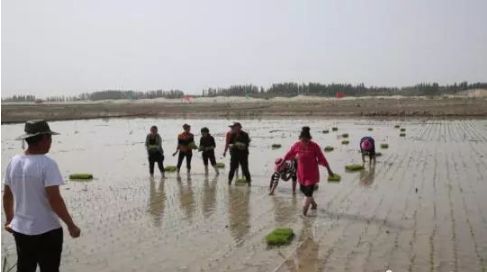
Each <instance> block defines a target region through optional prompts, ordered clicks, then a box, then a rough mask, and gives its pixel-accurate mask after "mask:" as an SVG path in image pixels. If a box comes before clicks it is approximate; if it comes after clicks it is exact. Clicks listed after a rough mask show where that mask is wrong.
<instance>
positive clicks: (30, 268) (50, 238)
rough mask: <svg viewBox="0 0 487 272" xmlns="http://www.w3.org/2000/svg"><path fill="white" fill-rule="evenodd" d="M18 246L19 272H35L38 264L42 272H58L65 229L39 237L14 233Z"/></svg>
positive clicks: (52, 231)
mask: <svg viewBox="0 0 487 272" xmlns="http://www.w3.org/2000/svg"><path fill="white" fill-rule="evenodd" d="M14 238H15V244H16V245H17V271H18V272H35V271H36V268H37V264H39V267H40V268H41V272H58V271H59V265H60V264H61V252H62V250H63V229H62V228H59V229H55V230H51V231H48V232H46V233H43V234H39V235H25V234H21V233H18V232H14Z"/></svg>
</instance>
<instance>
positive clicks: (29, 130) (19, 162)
mask: <svg viewBox="0 0 487 272" xmlns="http://www.w3.org/2000/svg"><path fill="white" fill-rule="evenodd" d="M25 132H26V134H25V135H22V136H20V137H19V139H22V140H25V141H26V142H27V144H28V148H27V150H25V152H24V153H23V154H19V155H16V156H14V157H13V158H12V159H11V160H10V162H9V164H8V166H7V170H6V173H5V188H4V194H3V208H4V211H5V215H6V224H5V229H6V230H7V231H9V232H10V233H12V234H13V235H14V238H15V244H16V247H17V271H19V272H24V271H32V272H34V271H36V268H37V265H39V267H40V270H41V272H52V271H54V272H55V271H59V266H60V263H61V252H62V245H63V230H62V227H61V224H60V222H59V218H61V220H62V221H63V222H64V223H65V224H66V225H67V227H68V230H69V234H70V235H71V237H73V238H77V237H79V236H80V232H81V231H80V229H79V228H78V227H77V226H76V224H75V223H74V222H73V219H72V218H71V216H70V214H69V212H68V210H67V208H66V205H65V203H64V200H63V198H62V196H61V193H60V191H59V186H60V185H63V184H64V181H63V178H62V176H61V173H60V171H59V168H58V166H57V164H56V162H55V161H54V160H53V159H51V158H49V157H48V156H46V153H48V152H49V149H50V148H51V143H52V140H51V135H56V134H58V133H56V132H53V131H51V130H50V128H49V125H48V124H47V122H46V121H43V120H34V121H27V122H26V124H25Z"/></svg>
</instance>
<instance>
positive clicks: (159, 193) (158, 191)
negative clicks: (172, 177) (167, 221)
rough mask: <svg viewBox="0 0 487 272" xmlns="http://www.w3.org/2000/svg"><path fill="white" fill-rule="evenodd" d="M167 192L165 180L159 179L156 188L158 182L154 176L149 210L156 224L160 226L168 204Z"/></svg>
mask: <svg viewBox="0 0 487 272" xmlns="http://www.w3.org/2000/svg"><path fill="white" fill-rule="evenodd" d="M165 202H166V193H165V192H164V181H162V180H161V181H159V185H158V186H157V188H156V182H155V181H154V179H153V178H151V180H150V186H149V208H148V212H149V214H150V215H151V216H152V219H153V221H154V226H157V227H160V226H161V223H162V218H163V214H164V208H165V206H166V203H165Z"/></svg>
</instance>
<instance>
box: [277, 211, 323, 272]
mask: <svg viewBox="0 0 487 272" xmlns="http://www.w3.org/2000/svg"><path fill="white" fill-rule="evenodd" d="M314 221H315V220H314V218H305V219H304V220H303V227H302V229H301V232H300V234H299V237H298V238H299V241H298V243H299V246H298V248H297V250H296V251H295V253H294V254H293V256H292V257H291V258H289V259H287V260H286V262H285V265H286V267H287V269H288V271H290V272H293V271H322V268H320V264H321V261H320V260H319V252H320V246H319V244H318V241H317V240H316V239H317V237H315V235H314V231H313V225H314Z"/></svg>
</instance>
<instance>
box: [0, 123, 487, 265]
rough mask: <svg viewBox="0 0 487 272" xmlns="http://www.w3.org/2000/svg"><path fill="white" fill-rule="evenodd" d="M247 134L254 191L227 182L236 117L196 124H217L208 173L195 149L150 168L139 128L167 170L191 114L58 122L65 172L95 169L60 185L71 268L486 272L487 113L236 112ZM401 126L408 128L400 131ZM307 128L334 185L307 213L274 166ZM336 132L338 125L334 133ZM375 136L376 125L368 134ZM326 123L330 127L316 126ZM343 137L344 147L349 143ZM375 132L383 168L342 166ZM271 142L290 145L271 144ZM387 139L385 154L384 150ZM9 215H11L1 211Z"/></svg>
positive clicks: (8, 146) (57, 146)
mask: <svg viewBox="0 0 487 272" xmlns="http://www.w3.org/2000/svg"><path fill="white" fill-rule="evenodd" d="M241 121H242V124H243V126H244V130H246V131H248V132H249V134H250V136H251V138H252V142H251V150H250V171H251V173H252V176H253V184H252V187H247V186H235V185H232V186H230V187H229V186H228V184H227V174H228V165H229V158H228V157H226V158H223V157H222V156H221V154H222V152H223V147H224V140H223V137H224V133H225V132H226V130H227V128H226V125H227V123H228V121H225V120H190V121H188V122H190V123H191V124H192V126H193V132H194V133H195V135H196V136H197V137H196V138H197V139H198V140H199V129H200V128H201V127H203V126H207V127H209V128H210V131H211V133H212V134H213V135H214V136H215V138H216V141H217V145H218V146H217V151H216V153H217V161H221V162H224V163H225V164H226V165H227V167H226V168H224V169H222V172H221V174H220V175H219V176H216V175H214V172H213V171H212V169H210V173H209V174H208V175H205V173H204V168H203V163H202V160H201V155H200V154H198V153H195V155H194V156H193V170H192V173H191V175H190V176H188V175H187V174H186V173H185V171H182V172H181V178H179V179H178V178H177V177H176V174H174V173H168V174H167V177H166V179H161V178H160V175H159V173H158V172H157V169H156V175H155V178H154V179H150V178H149V175H148V163H147V158H146V152H145V149H144V140H145V135H146V133H147V131H148V129H149V127H150V126H151V125H153V124H155V125H157V126H158V127H159V132H160V134H161V136H162V138H163V148H164V150H165V157H166V158H165V161H164V164H165V165H175V164H176V158H175V157H172V156H171V153H172V152H173V151H174V149H175V145H176V140H175V138H176V135H177V133H178V132H179V130H180V129H179V128H180V126H181V125H182V124H183V123H184V120H174V119H173V120H167V119H116V120H89V121H63V122H52V123H51V128H52V129H53V130H55V131H58V132H60V133H61V134H62V135H59V136H56V137H55V138H54V140H53V147H52V152H51V153H50V156H51V157H52V158H54V159H55V160H56V161H57V162H58V164H59V167H60V169H61V172H62V174H63V176H65V177H66V180H67V177H68V175H69V174H70V173H73V172H88V173H92V174H93V175H94V176H95V179H94V180H93V181H91V182H83V183H79V182H78V183H77V182H71V181H69V180H67V181H66V185H64V186H63V187H62V193H63V195H64V197H65V200H66V202H67V205H68V207H69V209H70V211H71V213H72V215H73V218H74V219H75V221H76V222H77V223H78V225H79V226H80V228H81V230H82V236H81V237H80V238H79V239H71V238H70V237H68V236H67V234H66V233H65V243H64V251H63V259H62V267H61V268H62V270H63V271H385V270H386V269H391V270H392V271H486V270H487V201H486V197H487V171H486V169H487V120H409V121H398V120H395V121H393V120H378V119H376V120H374V119H355V120H354V119H341V120H317V119H313V120H306V119H293V120H261V121H258V120H241ZM396 124H399V125H401V127H404V128H406V137H400V136H399V134H400V130H399V129H398V128H394V125H396ZM303 125H309V126H310V127H311V132H312V135H313V137H314V140H315V141H316V142H318V143H319V144H320V145H321V146H322V147H323V148H324V147H325V146H327V145H330V146H333V147H334V148H335V149H334V151H332V152H329V153H325V156H326V157H327V159H328V161H329V163H330V165H331V167H332V169H333V170H334V171H335V172H337V173H338V174H340V175H341V177H342V179H341V181H340V182H339V183H328V182H327V181H326V170H325V169H324V168H322V169H321V171H320V174H321V175H322V176H321V182H320V186H319V189H318V191H316V192H315V197H316V201H317V202H318V205H319V206H318V210H317V211H315V212H311V213H310V216H309V217H306V218H305V217H303V216H301V204H302V200H303V196H302V195H301V194H300V193H299V192H298V193H297V194H296V195H293V194H292V191H291V184H290V182H282V181H281V182H280V183H279V186H278V188H277V190H276V193H275V195H274V196H269V195H268V185H269V179H270V176H271V174H272V171H273V162H274V160H275V159H276V158H277V157H280V156H283V155H284V153H285V152H286V150H287V149H288V147H289V146H290V145H291V144H292V143H293V142H294V141H295V140H296V138H297V135H298V134H299V130H300V127H301V126H303ZM335 126H336V127H338V131H336V132H333V131H331V127H335ZM369 127H371V128H373V131H368V128H369ZM325 129H329V130H330V132H329V133H328V134H323V133H322V132H321V131H322V130H325ZM22 130H23V125H20V124H17V125H2V180H3V177H4V172H5V168H6V165H7V162H8V160H9V159H10V157H11V156H13V155H14V154H16V153H19V152H20V151H21V144H20V142H18V141H15V140H14V138H15V137H16V136H18V135H20V134H22ZM343 133H348V134H349V137H348V140H349V141H350V144H348V145H342V144H341V141H342V137H341V135H342V134H343ZM369 135H370V136H373V137H374V138H375V140H376V145H377V147H378V148H377V149H378V151H380V152H381V153H382V156H381V157H378V158H377V164H376V165H375V167H372V166H369V165H368V164H366V168H365V170H363V171H359V172H355V173H348V172H345V169H344V166H345V165H347V164H352V163H360V161H361V156H360V154H359V152H358V149H359V148H358V143H359V140H360V138H361V137H362V136H369ZM274 143H279V144H282V146H283V147H282V148H280V149H272V148H271V145H272V144H274ZM381 143H388V144H389V148H388V149H381V148H380V147H379V145H380V144H381ZM2 220H4V217H2ZM276 227H291V228H293V229H294V232H295V234H296V237H295V238H294V240H293V241H292V242H291V244H290V245H287V246H283V247H274V248H269V247H267V245H266V243H265V239H264V237H265V235H266V234H268V233H269V232H271V231H272V230H273V229H274V228H276ZM2 254H6V255H7V265H9V266H10V265H11V264H13V263H15V260H16V256H15V245H14V242H13V238H12V236H11V235H10V234H8V233H6V232H4V231H2Z"/></svg>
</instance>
